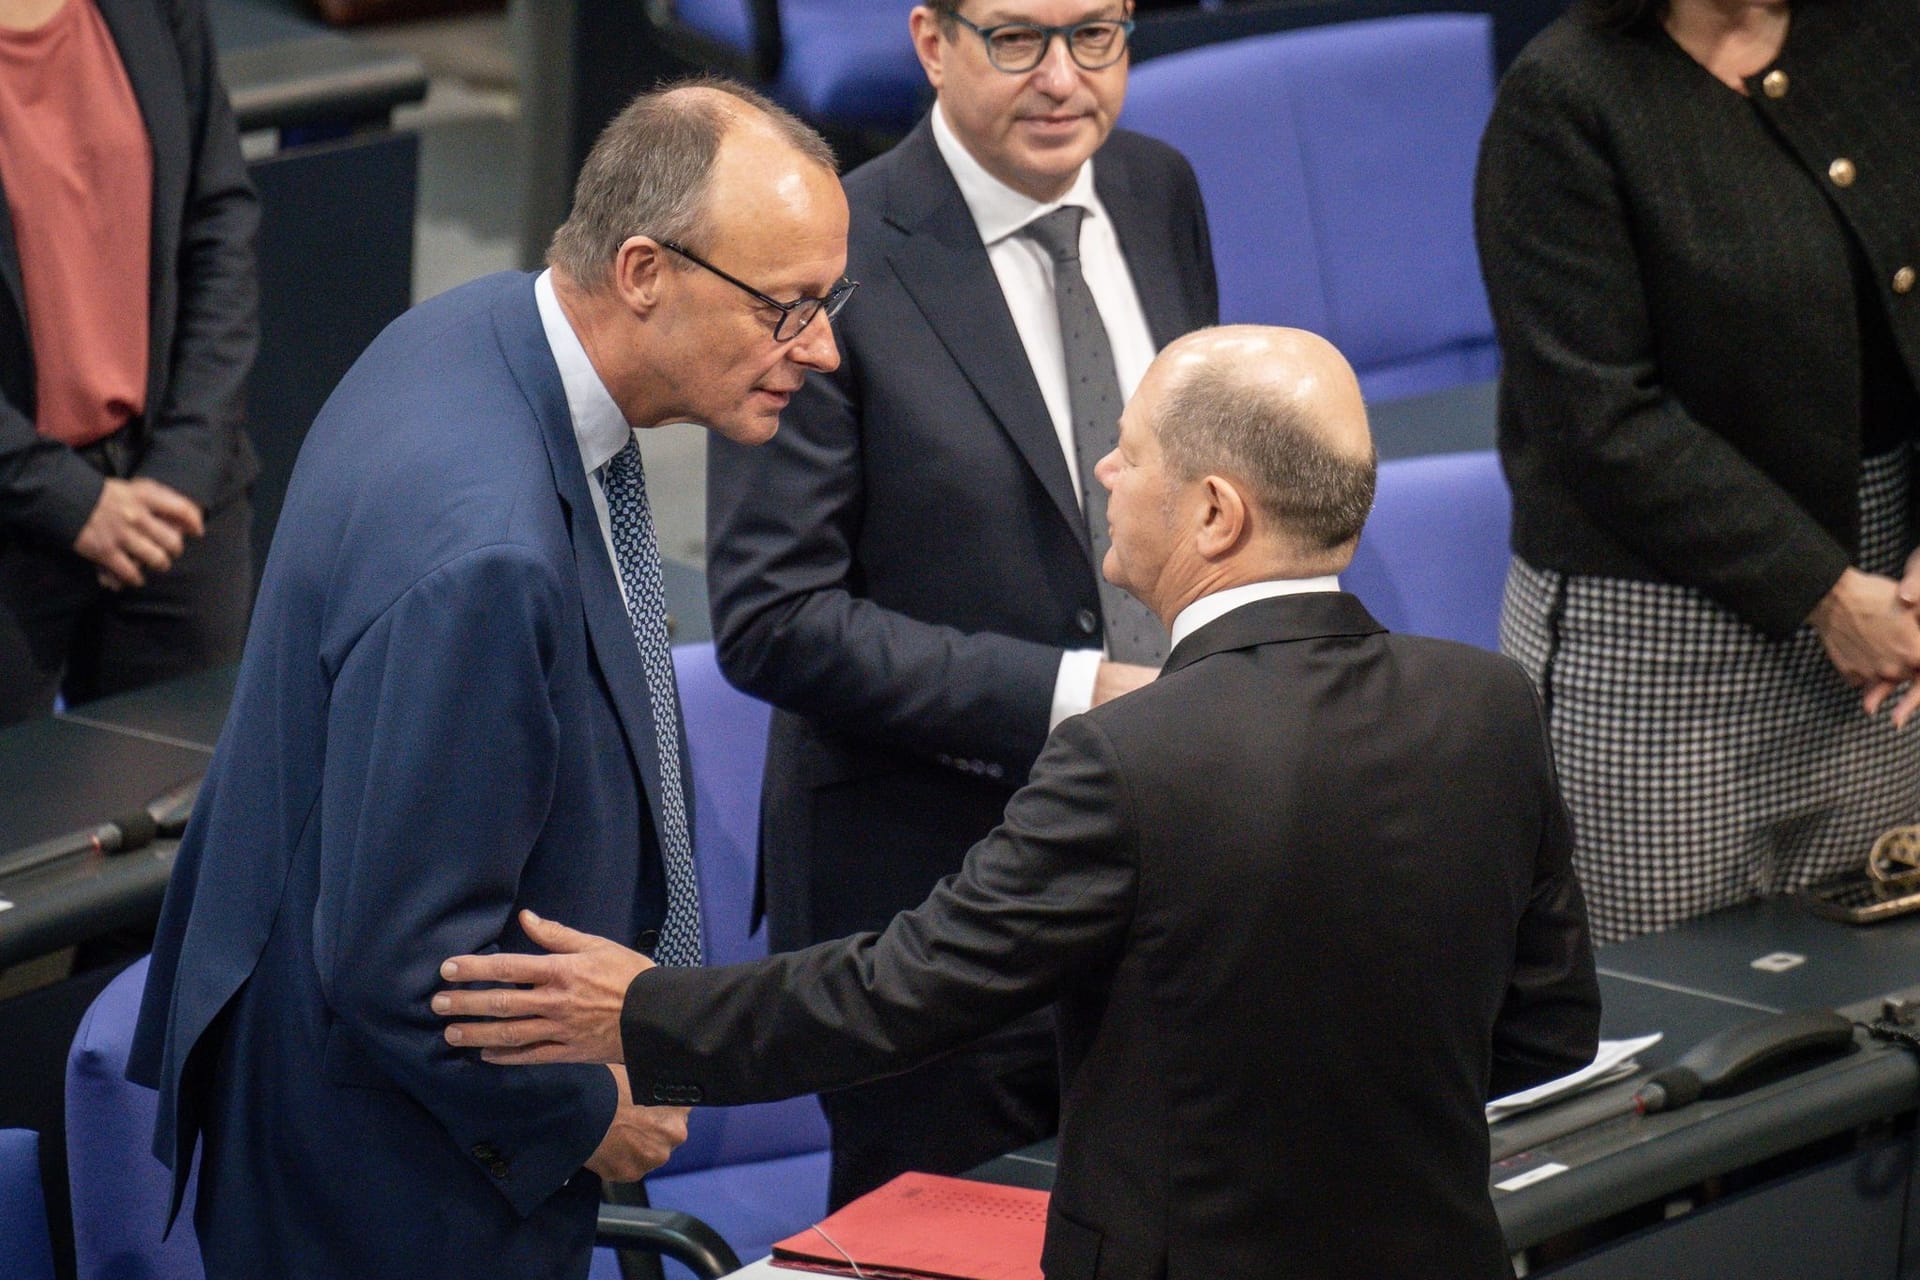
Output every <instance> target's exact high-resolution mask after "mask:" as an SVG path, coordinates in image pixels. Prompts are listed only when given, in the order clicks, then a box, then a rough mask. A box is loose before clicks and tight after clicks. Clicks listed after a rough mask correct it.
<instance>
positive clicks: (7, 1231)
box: [0, 1129, 53, 1280]
mask: <svg viewBox="0 0 1920 1280" xmlns="http://www.w3.org/2000/svg"><path fill="white" fill-rule="evenodd" d="M0 1276H7V1277H9V1280H53V1242H52V1240H51V1239H50V1238H49V1236H48V1234H47V1199H46V1196H45V1194H44V1193H42V1191H41V1189H40V1135H39V1134H37V1133H35V1132H34V1131H33V1130H31V1129H0Z"/></svg>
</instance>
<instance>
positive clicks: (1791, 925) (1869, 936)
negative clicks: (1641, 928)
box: [1599, 898, 1920, 1009]
mask: <svg viewBox="0 0 1920 1280" xmlns="http://www.w3.org/2000/svg"><path fill="white" fill-rule="evenodd" d="M1776 955H1778V956H1780V957H1781V958H1782V960H1783V961H1784V962H1785V963H1786V964H1787V966H1788V967H1784V968H1778V969H1774V968H1772V967H1771V966H1763V967H1761V968H1755V967H1754V961H1756V960H1762V961H1764V960H1766V958H1767V957H1771V956H1776ZM1793 957H1801V959H1800V960H1798V961H1797V962H1795V961H1794V960H1793ZM1599 964H1600V968H1601V970H1602V972H1605V973H1611V974H1615V975H1618V976H1620V977H1624V978H1629V979H1634V980H1638V981H1645V982H1661V983H1666V984H1669V985H1671V986H1674V987H1680V988H1685V989H1687V990H1692V991H1701V992H1708V993H1711V994H1712V995H1715V996H1718V997H1720V998H1722V999H1730V1000H1740V1001H1744V1002H1746V1003H1748V1004H1751V1005H1754V1006H1757V1007H1759V1008H1763V1009H1840V1008H1845V1007H1847V1006H1851V1005H1857V1004H1859V1003H1861V1002H1863V1001H1874V1000H1877V999H1878V998H1879V997H1881V996H1885V995H1891V994H1894V993H1896V992H1902V991H1905V990H1907V989H1908V988H1910V987H1914V986H1916V985H1920V923H1916V922H1915V921H1913V920H1892V921H1888V922H1887V923H1885V924H1878V925H1865V926H1862V925H1850V924H1842V923H1841V922H1839V921H1837V920H1823V919H1821V918H1820V917H1818V916H1815V915H1812V914H1810V913H1808V912H1807V911H1805V910H1803V909H1802V908H1801V907H1799V906H1798V905H1797V904H1795V903H1794V902H1793V901H1792V900H1791V899H1788V898H1772V899H1768V900H1766V901H1764V902H1753V903H1747V904H1746V905H1744V906H1739V907H1733V908H1730V909H1729V910H1726V911H1718V912H1715V913H1714V914H1713V915H1710V916H1703V917H1701V918H1700V919H1698V920H1694V921H1690V922H1689V923H1688V924H1686V925H1685V926H1684V927H1682V928H1679V929H1675V930H1672V931H1670V932H1667V933H1653V934H1647V935H1645V936H1642V937H1638V938H1633V939H1630V940H1629V941H1626V942H1620V943H1615V944H1614V945H1612V946H1610V947H1606V948H1603V949H1602V950H1601V951H1600V953H1599Z"/></svg>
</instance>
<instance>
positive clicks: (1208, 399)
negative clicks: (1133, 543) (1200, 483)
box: [1153, 363, 1379, 551]
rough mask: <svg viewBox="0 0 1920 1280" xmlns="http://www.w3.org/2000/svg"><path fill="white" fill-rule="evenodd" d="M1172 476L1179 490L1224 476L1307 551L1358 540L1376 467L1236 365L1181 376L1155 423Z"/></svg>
mask: <svg viewBox="0 0 1920 1280" xmlns="http://www.w3.org/2000/svg"><path fill="white" fill-rule="evenodd" d="M1153 429H1154V435H1155V436H1156V438H1157V439H1158V440H1159V443H1160V452H1161V454H1162V455H1163V456H1164V457H1165V458H1166V460H1167V467H1168V469H1169V470H1170V471H1171V472H1172V473H1173V474H1174V475H1175V476H1176V477H1177V478H1179V479H1180V480H1181V481H1183V482H1184V481H1189V480H1197V479H1199V478H1200V477H1201V476H1204V475H1207V474H1210V473H1212V474H1224V475H1228V476H1231V477H1234V478H1236V479H1239V480H1241V481H1243V482H1244V483H1245V484H1246V485H1247V486H1248V487H1249V488H1250V489H1251V490H1252V493H1251V495H1250V496H1251V498H1252V499H1253V501H1254V502H1255V504H1257V505H1258V506H1259V508H1260V509H1261V511H1263V512H1264V513H1265V514H1266V515H1267V516H1268V517H1269V518H1270V519H1272V520H1274V521H1275V522H1276V523H1278V524H1279V525H1280V527H1281V528H1283V529H1285V530H1287V531H1288V532H1289V533H1291V534H1292V535H1293V536H1294V537H1295V538H1297V539H1299V541H1300V543H1301V545H1302V546H1303V547H1304V548H1306V549H1307V550H1311V551H1332V550H1334V549H1335V548H1338V547H1341V546H1344V545H1345V544H1347V543H1349V542H1351V541H1353V540H1354V539H1355V538H1357V537H1359V536H1360V530H1361V528H1362V527H1363V526H1364V525H1365V524H1366V522H1367V513H1368V512H1369V511H1371V510H1372V509H1373V489H1374V481H1375V477H1376V475H1377V474H1378V471H1379V467H1378V465H1377V463H1376V461H1375V458H1374V452H1373V448H1372V446H1371V445H1369V446H1368V448H1367V453H1366V456H1365V457H1353V456H1350V455H1347V454H1343V453H1339V452H1337V451H1335V450H1333V449H1331V448H1329V447H1328V446H1327V445H1326V443H1325V442H1324V441H1323V440H1322V439H1321V438H1320V435H1319V433H1318V432H1316V431H1315V430H1314V429H1313V425H1312V423H1311V422H1309V421H1308V419H1307V418H1306V416H1305V415H1304V414H1303V413H1302V412H1301V409H1300V406H1299V405H1298V404H1297V403H1295V402H1294V401H1293V400H1292V399H1290V398H1289V397H1287V396H1284V395H1281V394H1279V393H1276V392H1275V391H1274V390H1272V389H1271V388H1269V387H1262V386H1258V385H1256V384H1253V383H1251V382H1249V381H1248V380H1247V379H1246V378H1243V377H1241V376H1239V375H1238V373H1237V372H1236V371H1235V370H1234V369H1233V367H1232V366H1231V365H1227V364H1221V363H1215V364H1209V365H1205V366H1203V367H1201V368H1198V369H1195V370H1193V371H1191V372H1189V373H1186V374H1184V375H1182V376H1181V377H1180V379H1179V381H1178V382H1177V383H1176V384H1175V385H1174V386H1173V387H1172V388H1171V389H1170V390H1169V391H1168V393H1167V395H1166V397H1165V398H1164V399H1163V400H1162V401H1161V402H1160V413H1159V416H1158V420H1157V421H1155V422H1154V424H1153Z"/></svg>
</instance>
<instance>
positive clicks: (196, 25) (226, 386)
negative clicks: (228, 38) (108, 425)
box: [0, 0, 260, 549]
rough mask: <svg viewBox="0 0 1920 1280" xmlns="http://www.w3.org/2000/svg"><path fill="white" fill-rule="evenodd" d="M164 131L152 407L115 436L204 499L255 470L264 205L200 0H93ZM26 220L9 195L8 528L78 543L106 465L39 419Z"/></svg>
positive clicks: (127, 451) (152, 290) (3, 325)
mask: <svg viewBox="0 0 1920 1280" xmlns="http://www.w3.org/2000/svg"><path fill="white" fill-rule="evenodd" d="M95 3H97V4H98V6H99V8H100V15H101V17H102V18H104V19H105V20H106V24H107V30H108V31H109V32H110V33H111V34H112V36H113V42H114V46H115V48H117V49H118V50H119V52H120V61H121V63H122V64H123V65H124V66H125V67H126V72H127V80H128V81H129V82H130V83H131V84H132V86H133V96H134V99H135V100H136V101H137V102H138V103H139V105H140V115H141V117H142V119H143V120H144V121H145V123H146V127H147V137H148V139H149V140H150V141H151V142H152V144H153V221H152V224H151V226H152V247H151V256H152V270H151V275H150V278H149V280H148V287H147V305H148V332H149V335H150V336H149V349H148V352H147V408H146V412H145V413H144V414H143V415H142V416H141V417H140V418H139V419H137V420H136V421H134V422H133V423H132V424H130V426H129V427H128V429H127V430H126V432H125V433H124V435H123V436H121V437H114V439H115V441H116V443H115V444H114V445H113V447H112V453H113V456H114V464H115V465H114V470H115V472H116V473H117V474H119V475H122V476H126V475H136V474H137V475H144V476H148V477H151V478H152V479H154V480H158V481H159V482H160V483H162V484H165V485H169V486H171V487H173V488H175V489H177V490H179V491H180V492H181V493H184V494H185V495H186V496H187V497H189V498H192V499H193V500H194V501H195V502H197V503H199V504H200V506H201V507H202V508H203V509H205V508H209V507H213V506H216V505H218V504H219V503H220V502H221V501H222V500H224V499H226V498H229V497H232V496H235V495H237V494H238V493H239V492H240V491H241V489H243V488H244V487H245V485H246V484H247V482H248V481H250V480H251V479H252V478H253V471H254V466H255V464H254V461H253V454H252V451H251V449H250V448H249V447H248V446H247V444H246V441H245V438H244V437H243V436H242V435H241V433H240V420H241V411H242V399H243V391H244V387H245V383H246V378H247V371H248V369H249V368H250V367H251V366H252V364H253V353H254V348H255V347H256V346H257V345H258V344H259V338H260V332H259V321H258V317H257V314H256V300H257V292H258V291H257V286H256V283H255V279H254V266H253V239H254V232H255V229H256V228H257V226H258V224H259V207H258V203H257V201H256V200H255V198H254V194H253V188H252V186H251V185H249V183H248V181H247V171H246V164H245V162H244V161H243V160H242V159H241V156H240V140H239V135H238V134H237V133H236V132H235V129H234V123H233V112H232V109H231V108H230V107H229V106H228V105H227V94H226V90H225V89H224V88H222V87H221V85H220V81H219V75H218V71H217V69H216V67H215V65H214V51H213V42H212V39H211V36H210V35H209V33H208V30H207V20H206V12H205V8H204V6H203V4H202V3H201V0H95ZM24 298H25V294H24V293H23V292H22V287H21V278H20V259H19V254H18V252H17V250H16V248H15V244H14V237H13V220H12V217H11V216H10V214H9V212H8V210H7V205H6V202H5V200H4V198H0V537H4V538H9V539H12V538H27V539H31V540H32V541H34V542H37V543H41V544H44V545H51V546H55V547H58V548H61V549H66V548H69V547H71V546H72V545H73V540H74V539H75V538H76V537H78V536H79V533H80V529H81V526H83V525H84V524H86V522H87V517H88V516H89V515H91V514H92V512H93V508H94V504H95V503H97V502H98V501H99V500H100V486H101V484H102V477H101V474H100V472H99V471H97V470H95V469H94V467H93V466H92V465H91V464H89V463H88V462H87V461H86V460H85V459H83V458H82V457H81V456H80V455H79V454H78V453H76V452H75V451H74V450H72V449H70V448H68V447H67V446H66V445H64V444H61V443H59V442H58V441H55V440H49V439H46V438H44V437H42V436H40V435H39V434H38V433H37V432H36V431H35V430H34V413H35V398H34V372H33V350H32V346H31V344H30V342H29V338H28V332H27V322H26V304H25V301H24Z"/></svg>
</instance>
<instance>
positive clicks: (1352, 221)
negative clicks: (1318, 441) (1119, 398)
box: [1121, 14, 1498, 398]
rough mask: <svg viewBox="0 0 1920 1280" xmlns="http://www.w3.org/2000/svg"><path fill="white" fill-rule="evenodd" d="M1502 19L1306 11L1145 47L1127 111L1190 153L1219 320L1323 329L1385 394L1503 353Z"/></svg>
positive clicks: (1374, 393) (1426, 386)
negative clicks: (1497, 192)
mask: <svg viewBox="0 0 1920 1280" xmlns="http://www.w3.org/2000/svg"><path fill="white" fill-rule="evenodd" d="M1492 41H1493V35H1492V21H1491V19H1489V18H1487V17H1485V16H1484V15H1478V14H1424V15H1410V16H1402V17H1393V18H1380V19H1374V20H1370V21H1366V22H1350V23H1342V24H1338V25H1335V26H1327V27H1307V28H1302V29H1299V30H1293V31H1283V32H1278V33H1276V34H1273V35H1265V36H1255V37H1251V38H1249V39H1244V40H1236V41H1232V42H1229V43H1225V44H1219V45H1209V46H1204V47H1202V48H1198V49H1190V50H1187V51H1185V52H1182V53H1176V54H1169V55H1167V56H1165V57H1160V58H1154V59H1151V60H1148V61H1146V62H1142V63H1141V64H1140V65H1139V66H1137V67H1136V68H1135V69H1134V71H1133V76H1132V81H1131V84H1130V86H1129V89H1128V93H1127V105H1126V110H1125V112H1124V113H1123V115H1122V117H1121V123H1123V124H1124V125H1126V126H1127V127H1129V128H1132V129H1137V130H1139V131H1140V132H1142V133H1148V134H1152V135H1153V136H1155V137H1158V138H1161V139H1163V140H1165V141H1167V142H1169V143H1172V144H1173V145H1174V146H1176V147H1178V148H1179V149H1180V150H1181V151H1183V152H1185V153H1186V155H1187V157H1188V159H1190V160H1191V161H1192V162H1193V166H1194V169H1195V171H1196V173H1197V174H1198V175H1199V178H1200V189H1201V193H1202V195H1203V196H1204V197H1205V200H1206V204H1207V217H1208V222H1209V224H1210V226H1211V228H1212V232H1213V252H1214V261H1215V264H1216V265H1217V267H1218V269H1219V273H1220V311H1221V318H1222V319H1223V320H1225V321H1227V322H1229V323H1233V322H1251V323H1261V324H1285V325H1293V326H1296V327H1299V328H1303V329H1310V330H1312V331H1313V332H1315V333H1319V334H1321V335H1323V336H1325V337H1326V338H1328V339H1329V340H1330V341H1332V342H1333V343H1334V345H1336V346H1338V347H1339V348H1340V349H1341V351H1343V352H1344V353H1345V354H1346V356H1347V358H1348V359H1349V360H1351V361H1352V362H1353V365H1354V368H1355V369H1356V370H1357V371H1358V372H1359V374H1360V381H1361V386H1362V387H1363V388H1364V389H1365V390H1366V392H1367V394H1368V395H1369V396H1370V397H1375V398H1394V397H1400V396H1409V395H1417V394H1420V393H1422V392H1425V391H1432V390H1437V389H1439V388H1441V387H1446V386H1451V385H1454V384H1456V383H1461V382H1472V381H1480V380H1482V379H1485V378H1488V377H1491V376H1493V374H1494V373H1495V372H1496V371H1497V369H1498V353H1497V348H1496V347H1495V345H1494V339H1493V321H1492V318H1491V316H1490V315H1489V313H1488V311H1487V303H1486V294H1485V290H1484V288H1483V287H1482V285H1481V282H1480V269H1479V261H1478V258H1477V256H1476V254H1475V251H1474V243H1473V170H1474V163H1475V158H1476V155H1477V153H1478V150H1479V141H1480V134H1481V131H1482V130H1483V129H1484V128H1485V126H1486V121H1487V117H1488V115H1489V113H1490V112H1491V111H1492V107H1493V52H1492V49H1493V44H1492Z"/></svg>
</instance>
